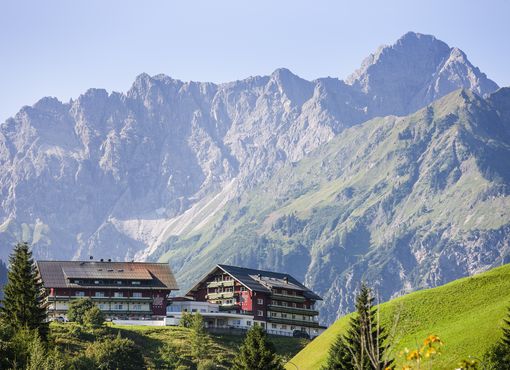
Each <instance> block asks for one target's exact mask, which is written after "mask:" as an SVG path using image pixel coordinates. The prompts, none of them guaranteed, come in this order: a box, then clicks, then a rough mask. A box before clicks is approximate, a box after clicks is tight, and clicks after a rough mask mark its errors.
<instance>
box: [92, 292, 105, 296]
mask: <svg viewBox="0 0 510 370" xmlns="http://www.w3.org/2000/svg"><path fill="white" fill-rule="evenodd" d="M94 297H104V292H96V294H94Z"/></svg>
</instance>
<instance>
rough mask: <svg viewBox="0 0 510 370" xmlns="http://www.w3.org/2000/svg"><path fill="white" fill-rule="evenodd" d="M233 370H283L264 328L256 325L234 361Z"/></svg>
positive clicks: (249, 332) (249, 331) (248, 334)
mask: <svg viewBox="0 0 510 370" xmlns="http://www.w3.org/2000/svg"><path fill="white" fill-rule="evenodd" d="M232 369H233V370H269V369H271V370H283V365H282V363H281V360H280V358H279V357H278V356H277V355H276V353H275V351H274V348H273V345H272V343H270V342H269V341H268V339H267V336H266V333H265V332H264V329H262V327H260V326H258V325H255V326H253V327H252V328H251V329H250V330H248V333H247V335H246V338H245V339H244V341H243V344H242V345H241V348H240V349H239V352H238V354H237V356H236V357H235V359H234V364H233V366H232Z"/></svg>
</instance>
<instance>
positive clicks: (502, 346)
mask: <svg viewBox="0 0 510 370" xmlns="http://www.w3.org/2000/svg"><path fill="white" fill-rule="evenodd" d="M501 329H502V331H503V336H502V337H501V338H500V340H499V341H498V342H497V343H496V344H494V345H493V346H492V347H491V348H489V350H488V351H487V353H486V354H485V356H484V357H485V358H484V362H485V363H486V364H487V365H488V368H490V369H495V370H510V308H509V309H508V313H507V317H506V318H505V319H503V327H502V328H501Z"/></svg>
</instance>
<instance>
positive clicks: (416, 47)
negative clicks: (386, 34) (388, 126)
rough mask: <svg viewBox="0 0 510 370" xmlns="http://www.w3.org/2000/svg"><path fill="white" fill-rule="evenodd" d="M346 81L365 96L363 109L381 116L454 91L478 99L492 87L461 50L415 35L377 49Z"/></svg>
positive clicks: (413, 108)
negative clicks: (463, 90) (368, 98)
mask: <svg viewBox="0 0 510 370" xmlns="http://www.w3.org/2000/svg"><path fill="white" fill-rule="evenodd" d="M346 82H347V83H348V84H349V85H351V86H353V87H354V88H355V89H358V90H360V91H362V92H364V93H366V94H368V95H370V96H371V97H372V99H371V101H369V102H367V110H368V111H371V112H373V114H374V115H381V116H384V115H388V114H392V113H393V114H399V115H405V114H409V113H411V112H414V111H416V110H417V109H419V108H420V106H423V102H426V103H427V104H428V103H430V102H432V101H434V100H437V99H439V98H441V97H442V96H445V95H447V94H448V93H450V92H452V91H454V90H456V89H459V88H468V89H470V90H472V91H474V92H475V93H477V94H478V95H481V96H486V95H487V94H489V93H491V92H493V91H495V90H496V89H497V88H498V85H497V84H496V83H495V82H493V81H492V80H490V79H488V78H487V76H486V75H485V74H484V73H482V72H480V70H479V69H478V68H476V67H474V66H473V65H472V64H471V63H470V62H469V60H468V58H467V56H466V54H465V53H464V52H463V51H462V50H460V49H459V48H456V47H454V48H450V47H449V46H448V45H447V44H446V43H444V42H443V41H441V40H438V39H437V38H436V37H434V36H431V35H423V34H420V33H415V32H408V33H406V34H405V35H404V36H402V37H401V38H400V39H398V40H397V41H396V42H395V43H394V44H393V45H389V46H382V47H380V48H379V49H378V50H377V51H376V52H375V53H374V54H371V55H370V56H369V57H368V58H366V59H365V60H364V61H363V63H362V65H361V67H360V68H359V69H358V70H357V71H356V72H354V73H353V74H352V75H351V76H349V77H348V78H347V79H346ZM390 106H391V107H392V109H391V110H389V109H388V107H390Z"/></svg>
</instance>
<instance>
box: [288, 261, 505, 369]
mask: <svg viewBox="0 0 510 370" xmlns="http://www.w3.org/2000/svg"><path fill="white" fill-rule="evenodd" d="M508 306H510V265H505V266H502V267H498V268H495V269H493V270H490V271H488V272H485V273H481V274H478V275H475V276H473V277H469V278H464V279H460V280H456V281H454V282H452V283H449V284H446V285H444V286H441V287H438V288H433V289H427V290H422V291H418V292H415V293H411V294H408V295H406V296H403V297H400V298H397V299H394V300H391V301H389V302H386V303H384V304H381V306H380V307H381V316H382V320H383V322H384V323H385V324H386V325H388V326H389V325H390V322H391V321H392V319H393V318H394V317H395V315H396V313H397V312H399V313H400V319H399V324H398V325H397V331H396V333H397V335H396V342H397V343H398V344H397V346H396V349H395V352H396V353H397V355H398V352H400V351H401V350H403V349H404V348H406V347H407V348H416V343H421V342H422V341H423V339H424V338H425V337H426V336H427V335H429V334H435V335H438V336H439V337H440V338H441V339H442V340H443V341H444V343H445V345H444V347H443V353H442V355H441V356H439V357H438V358H437V360H435V361H436V362H435V365H434V368H437V369H453V368H454V367H455V366H456V365H457V364H458V362H459V361H460V360H462V359H467V358H468V356H474V357H481V356H483V354H484V352H485V351H486V350H487V348H488V347H489V346H490V345H491V344H493V343H494V342H496V341H497V340H498V338H499V336H500V334H501V331H500V329H499V328H500V326H501V324H502V319H503V318H504V316H505V314H506V310H507V307H508ZM348 319H349V315H347V316H344V317H342V318H341V319H339V320H338V321H337V322H335V324H333V325H332V326H331V327H330V328H329V329H328V330H326V331H325V332H324V333H323V334H322V335H321V336H320V337H318V338H316V339H315V340H314V341H312V342H311V343H310V344H309V345H308V346H306V347H305V348H304V349H303V350H302V351H301V352H299V353H298V354H297V355H296V356H295V357H294V358H293V359H292V360H291V361H292V362H293V363H294V364H296V365H297V366H298V367H299V369H300V370H307V369H309V370H312V369H313V370H315V369H319V368H320V366H321V365H322V364H323V363H324V362H325V361H326V358H327V355H328V349H329V347H330V345H331V343H332V342H333V340H334V339H335V338H336V336H337V335H338V334H339V333H342V332H343V331H344V330H345V328H346V325H347V323H348ZM287 368H288V369H294V368H295V367H294V366H292V365H290V364H288V365H287Z"/></svg>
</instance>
